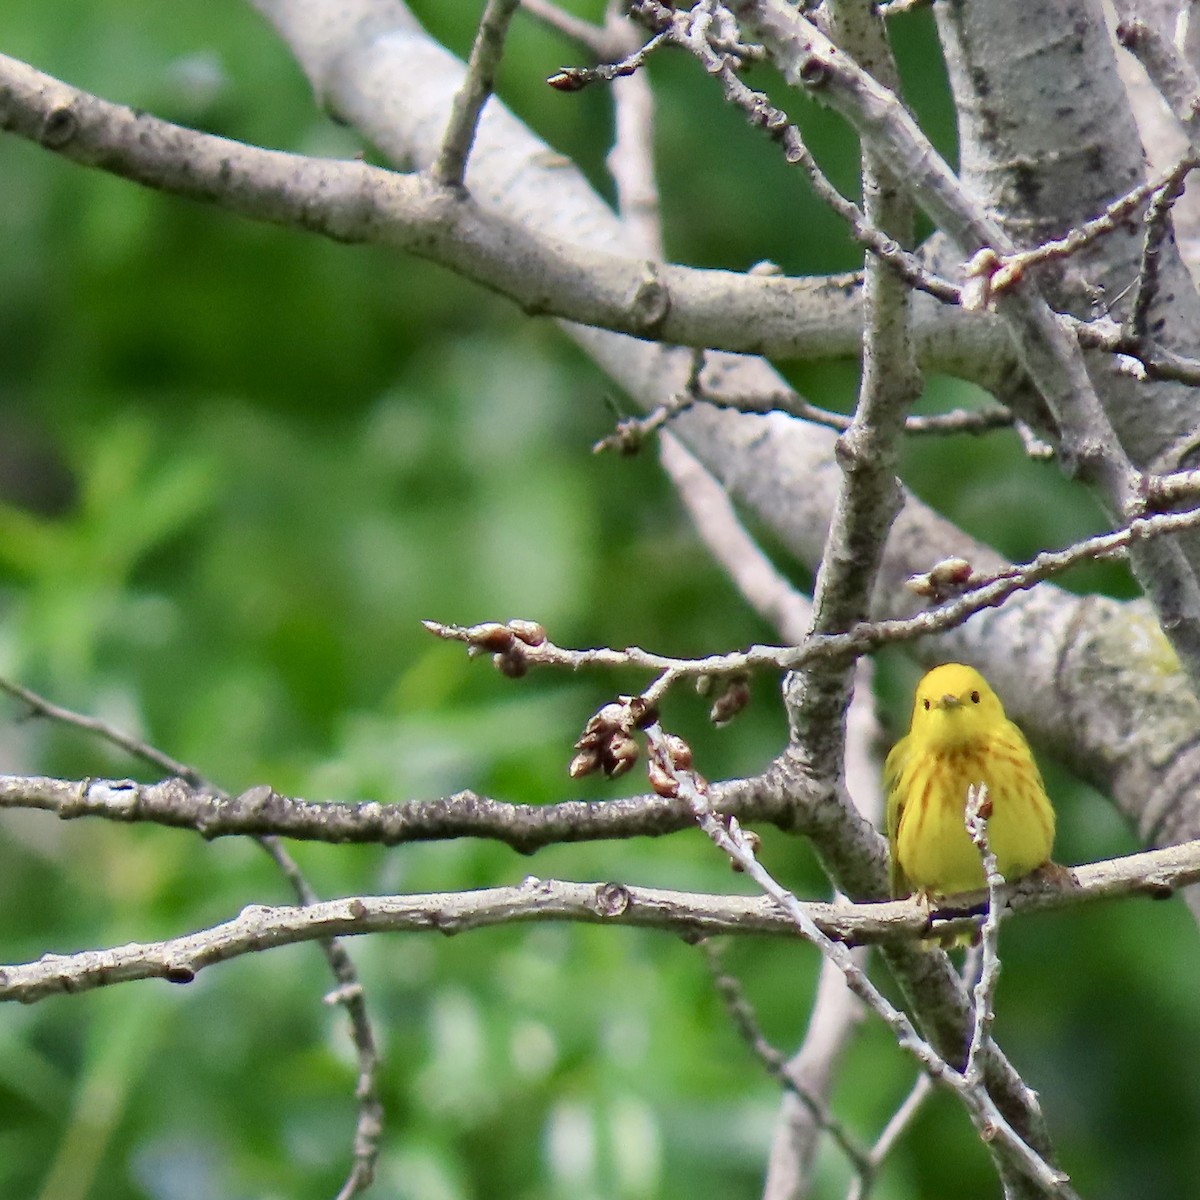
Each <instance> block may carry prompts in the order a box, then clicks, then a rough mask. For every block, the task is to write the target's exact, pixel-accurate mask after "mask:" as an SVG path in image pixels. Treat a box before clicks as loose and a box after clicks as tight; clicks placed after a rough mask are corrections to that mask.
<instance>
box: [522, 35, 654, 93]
mask: <svg viewBox="0 0 1200 1200" xmlns="http://www.w3.org/2000/svg"><path fill="white" fill-rule="evenodd" d="M669 42H670V39H669V38H668V37H667V35H666V34H665V33H656V34H654V36H653V37H651V38H650V40H649V41H648V42H646V44H645V45H644V46H640V47H639V48H638V49H637V50H634V51H633V52H632V53H630V54H627V55H625V56H624V57H623V58H620V59H618V60H617V61H616V62H611V63H607V62H602V63H597V64H596V65H595V66H594V67H560V68H559V69H558V70H557V71H555V73H554V74H553V75H551V76H550V78H549V79H547V80H546V82H547V83H548V84H549V85H550V86H551V87H552V88H556V89H557V90H558V91H560V92H580V91H582V90H583V89H584V88H585V87H587V86H588V85H589V84H593V83H612V81H613V80H614V79H624V78H626V77H627V76H630V75H633V74H634V73H635V72H637V71H640V70H641V69H642V67H644V66H645V65H646V59H648V58H649V57H650V55H651V54H653V53H654V51H655V50H658V49H660V48H661V47H663V46H665V45H668V44H669Z"/></svg>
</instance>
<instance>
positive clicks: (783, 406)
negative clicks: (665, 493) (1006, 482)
mask: <svg viewBox="0 0 1200 1200" xmlns="http://www.w3.org/2000/svg"><path fill="white" fill-rule="evenodd" d="M698 402H703V403H705V404H711V405H712V406H713V408H727V409H732V410H734V411H736V412H746V413H759V414H767V413H773V412H781V413H786V414H787V415H788V416H790V417H796V418H797V419H798V420H801V421H808V422H810V423H811V424H813V425H821V426H824V427H825V428H826V429H835V430H837V431H838V432H839V433H844V432H845V431H846V430H847V429H849V428H850V422H851V418H850V417H848V416H846V414H845V413H837V412H830V411H829V410H828V409H825V408H821V407H819V406H818V405H815V404H811V403H809V401H807V400H805V399H804V397H803V396H801V395H800V393H799V392H795V391H792V390H791V389H786V390H780V391H773V392H764V393H763V394H761V395H745V396H739V395H730V394H727V393H724V392H718V391H713V390H712V389H711V388H708V387H705V386H704V383H703V380H702V379H701V380H700V382H699V386H698V387H697V388H696V389H695V390H694V391H690V392H689V391H688V390H686V389H685V390H683V391H681V392H677V393H676V394H675V395H674V396H672V397H671V398H670V399H668V400H666V401H664V402H663V403H662V404H660V405H659V406H658V407H657V408H655V409H654V410H653V411H652V412H650V413H648V414H647V415H646V416H645V417H642V418H640V419H638V420H636V421H634V420H630V421H625V422H622V424H621V428H620V430H619V431H618V434H617V435H614V436H613V437H609V438H606V439H604V440H603V441H601V442H598V443H597V445H596V449H598V450H608V449H620V450H625V449H627V448H628V447H629V445H631V444H632V445H635V446H637V447H639V448H640V445H641V443H642V441H644V440H645V439H646V438H647V437H649V436H651V435H652V434H654V433H655V432H657V431H658V430H659V429H661V428H662V427H663V426H664V425H666V424H668V423H669V422H670V421H672V420H673V419H674V418H675V417H677V416H679V415H680V413H683V412H686V411H687V410H688V409H689V408H692V407H693V406H694V405H695V404H697V403H698ZM1014 426H1015V427H1016V428H1017V431H1018V433H1020V434H1021V435H1022V437H1023V438H1024V437H1025V436H1026V434H1028V427H1027V426H1022V424H1021V423H1020V422H1018V421H1016V420H1015V419H1014V417H1013V414H1012V412H1011V411H1010V410H1009V409H1007V408H1005V407H1004V406H1003V405H1001V404H986V405H983V406H982V407H980V408H976V409H970V408H958V409H953V410H951V411H950V412H944V413H930V414H928V415H925V416H916V417H913V416H910V417H907V418H905V421H904V432H905V433H906V434H913V435H917V436H920V435H936V436H948V435H952V434H971V435H975V436H978V435H981V434H985V433H991V432H993V431H995V430H997V429H1011V428H1013V427H1014ZM1022 431H1024V432H1022Z"/></svg>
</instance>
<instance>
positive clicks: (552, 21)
mask: <svg viewBox="0 0 1200 1200" xmlns="http://www.w3.org/2000/svg"><path fill="white" fill-rule="evenodd" d="M521 7H522V8H523V9H524V10H525V11H526V12H527V13H528V14H529V15H530V16H531V17H534V18H535V19H537V20H538V21H540V22H541V23H542V24H543V25H545V26H547V27H548V28H550V29H553V30H554V31H555V32H556V33H561V34H562V35H563V37H565V38H569V39H570V40H571V41H573V42H577V43H578V44H579V45H581V46H582V47H584V49H585V50H588V51H590V52H591V53H592V54H594V55H595V56H596V58H598V59H605V58H608V57H609V55H610V53H611V48H612V42H611V39H610V38H609V36H608V32H607V30H606V29H605V28H604V27H603V26H600V25H593V24H592V23H591V21H585V20H583V18H582V17H577V16H575V14H574V13H569V12H567V11H566V10H565V9H562V8H559V6H558V5H557V4H555V3H553V0H521Z"/></svg>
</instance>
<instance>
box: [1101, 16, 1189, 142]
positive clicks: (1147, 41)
mask: <svg viewBox="0 0 1200 1200" xmlns="http://www.w3.org/2000/svg"><path fill="white" fill-rule="evenodd" d="M1117 10H1118V13H1119V14H1120V18H1121V19H1120V21H1119V22H1118V24H1117V29H1116V36H1117V41H1118V42H1119V43H1120V44H1121V45H1122V46H1124V47H1125V49H1126V50H1128V51H1129V52H1130V53H1131V54H1132V55H1133V56H1134V57H1135V58H1136V59H1137V60H1138V62H1140V63H1141V64H1142V66H1143V67H1144V68H1145V70H1146V74H1147V75H1148V76H1149V77H1150V82H1151V83H1152V84H1153V85H1154V86H1155V88H1156V89H1157V90H1158V93H1159V95H1160V96H1162V98H1163V100H1164V101H1166V104H1167V107H1168V108H1169V109H1170V110H1171V112H1172V113H1173V114H1174V115H1175V119H1176V120H1177V121H1178V122H1179V124H1180V125H1181V126H1182V127H1183V131H1184V134H1185V135H1186V136H1187V138H1188V140H1189V141H1191V142H1195V141H1196V135H1197V132H1198V129H1200V112H1198V111H1197V104H1198V103H1200V76H1197V74H1196V71H1195V70H1194V69H1193V67H1192V66H1191V64H1190V63H1189V62H1188V61H1187V59H1186V58H1184V56H1183V55H1182V54H1181V53H1180V52H1179V50H1178V49H1177V47H1175V46H1173V45H1172V44H1171V42H1170V41H1169V40H1168V39H1167V38H1166V37H1164V36H1163V34H1162V33H1160V32H1159V30H1158V29H1157V28H1155V26H1154V25H1153V24H1152V23H1151V22H1149V21H1143V20H1141V19H1139V18H1138V17H1137V15H1136V10H1135V8H1134V6H1133V5H1131V4H1129V3H1119V4H1118V5H1117Z"/></svg>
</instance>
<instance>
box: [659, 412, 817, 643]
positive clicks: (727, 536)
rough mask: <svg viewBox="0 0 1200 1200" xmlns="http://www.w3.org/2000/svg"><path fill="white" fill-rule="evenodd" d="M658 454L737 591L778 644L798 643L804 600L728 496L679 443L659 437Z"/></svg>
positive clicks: (805, 617) (808, 611) (805, 622)
mask: <svg viewBox="0 0 1200 1200" xmlns="http://www.w3.org/2000/svg"><path fill="white" fill-rule="evenodd" d="M659 456H660V458H661V460H662V464H663V468H664V469H665V470H666V472H667V474H668V475H669V476H670V477H671V482H672V483H673V484H674V485H675V489H676V491H678V493H679V496H680V499H681V500H682V501H683V503H684V504H685V505H686V506H687V510H688V513H689V514H690V515H691V518H692V523H693V524H694V525H695V527H696V531H697V533H699V535H700V537H701V538H702V539H703V541H704V544H705V545H706V546H707V547H708V549H709V551H710V552H711V554H712V556H713V558H715V559H716V560H717V562H718V563H720V564H721V566H722V567H723V568H724V569H725V572H726V574H728V575H729V577H730V578H731V579H732V580H733V582H734V584H735V585H736V586H737V589H738V591H740V592H741V594H742V595H743V596H744V597H745V599H746V600H747V602H748V603H749V604H750V606H751V607H752V608H753V609H754V610H755V612H757V613H758V614H759V616H761V617H762V618H763V619H764V620H765V621H769V622H770V623H771V624H772V625H773V626H774V627H775V628H776V629H777V630H778V631H779V634H780V636H781V637H782V638H783V639H784V641H786V642H791V643H793V644H794V643H798V642H800V641H801V640H802V639H803V638H804V635H805V634H806V633H807V632H808V626H809V623H810V621H811V620H812V605H811V604H810V603H809V600H808V597H807V596H805V595H804V594H803V593H801V592H799V591H797V589H796V588H794V587H793V586H792V585H791V583H790V582H789V581H788V580H787V579H786V578H785V577H784V576H783V575H782V574H781V573H780V572H779V571H778V570H777V569H776V567H775V564H774V563H772V562H771V560H770V559H769V558H768V557H767V556H766V554H764V553H763V550H762V548H761V547H760V546H759V545H758V543H757V542H756V541H755V540H754V539H753V538H752V537H751V536H750V534H749V533H748V532H747V530H746V527H745V526H744V525H743V524H742V523H741V521H739V520H738V516H737V512H736V511H735V510H734V507H733V503H732V501H731V500H730V499H729V495H728V493H727V492H726V491H725V489H724V488H723V487H722V486H721V485H720V484H719V483H718V482H717V481H716V480H715V479H714V478H713V477H712V476H711V475H710V474H709V473H708V471H706V470H705V469H704V466H703V464H702V463H701V462H700V461H699V460H698V459H697V458H696V457H695V456H694V455H693V454H692V453H691V452H690V451H689V450H688V449H687V447H685V446H684V445H683V443H682V442H680V441H679V440H678V439H677V438H674V437H672V436H671V435H670V434H667V435H665V436H664V437H663V438H662V439H661V440H660V443H659Z"/></svg>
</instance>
